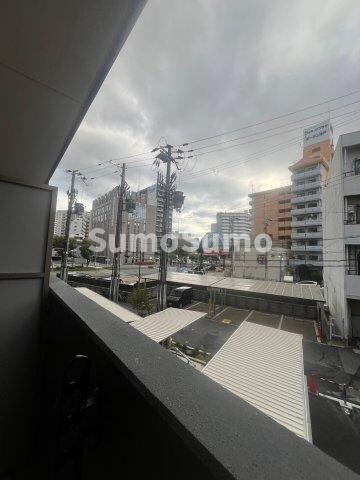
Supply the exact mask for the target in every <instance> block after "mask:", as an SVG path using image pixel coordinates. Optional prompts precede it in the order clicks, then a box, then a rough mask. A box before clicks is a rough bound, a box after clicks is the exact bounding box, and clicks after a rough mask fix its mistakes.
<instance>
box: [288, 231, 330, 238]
mask: <svg viewBox="0 0 360 480" xmlns="http://www.w3.org/2000/svg"><path fill="white" fill-rule="evenodd" d="M322 236H323V232H322V230H321V231H319V232H305V233H297V232H293V233H292V234H291V238H293V239H298V238H299V239H303V238H322Z"/></svg>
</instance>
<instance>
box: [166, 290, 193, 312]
mask: <svg viewBox="0 0 360 480" xmlns="http://www.w3.org/2000/svg"><path fill="white" fill-rule="evenodd" d="M192 297H193V289H192V288H191V287H185V286H184V287H177V288H173V289H172V290H171V292H170V295H169V296H168V297H167V300H166V305H167V306H168V307H177V308H182V307H183V306H184V305H187V304H188V303H191V300H192Z"/></svg>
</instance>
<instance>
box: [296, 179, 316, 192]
mask: <svg viewBox="0 0 360 480" xmlns="http://www.w3.org/2000/svg"><path fill="white" fill-rule="evenodd" d="M322 184H323V182H322V180H321V179H317V178H316V177H314V180H313V181H311V179H307V180H306V181H304V182H302V183H296V184H293V185H292V186H291V191H292V192H293V193H297V192H302V191H303V190H311V189H312V188H320V187H322Z"/></svg>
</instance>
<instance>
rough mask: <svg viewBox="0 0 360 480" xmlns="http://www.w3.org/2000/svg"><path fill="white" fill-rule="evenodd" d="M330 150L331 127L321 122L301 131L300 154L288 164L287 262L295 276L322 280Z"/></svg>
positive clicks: (302, 278) (298, 278)
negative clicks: (288, 230)
mask: <svg viewBox="0 0 360 480" xmlns="http://www.w3.org/2000/svg"><path fill="white" fill-rule="evenodd" d="M309 131H311V133H309ZM332 151H333V149H332V127H331V124H330V123H329V122H323V123H321V124H319V125H315V126H314V127H312V128H311V129H306V130H305V131H304V150H303V158H301V159H300V160H299V161H298V162H296V163H295V164H294V165H291V166H290V167H289V170H290V171H291V172H292V175H291V181H292V186H291V192H292V198H291V207H292V208H291V218H292V220H291V228H292V232H291V240H292V245H291V253H292V258H291V260H290V266H291V267H293V268H294V275H295V278H296V279H297V280H310V279H314V280H318V281H319V280H321V273H322V267H323V229H322V225H323V199H322V195H323V185H324V182H325V179H326V177H327V173H328V170H329V161H330V160H331V156H332Z"/></svg>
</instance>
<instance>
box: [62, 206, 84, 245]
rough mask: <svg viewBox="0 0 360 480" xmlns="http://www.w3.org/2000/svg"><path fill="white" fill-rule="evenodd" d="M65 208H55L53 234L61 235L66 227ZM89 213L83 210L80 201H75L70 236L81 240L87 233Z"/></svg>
mask: <svg viewBox="0 0 360 480" xmlns="http://www.w3.org/2000/svg"><path fill="white" fill-rule="evenodd" d="M66 217H67V210H57V211H56V213H55V224H54V235H56V236H60V237H63V236H64V235H65V229H66ZM89 221H90V213H89V212H85V210H84V205H83V204H82V203H76V204H75V207H74V212H73V213H72V215H71V222H70V237H73V238H76V239H78V240H83V239H84V238H87V237H88V235H89Z"/></svg>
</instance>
